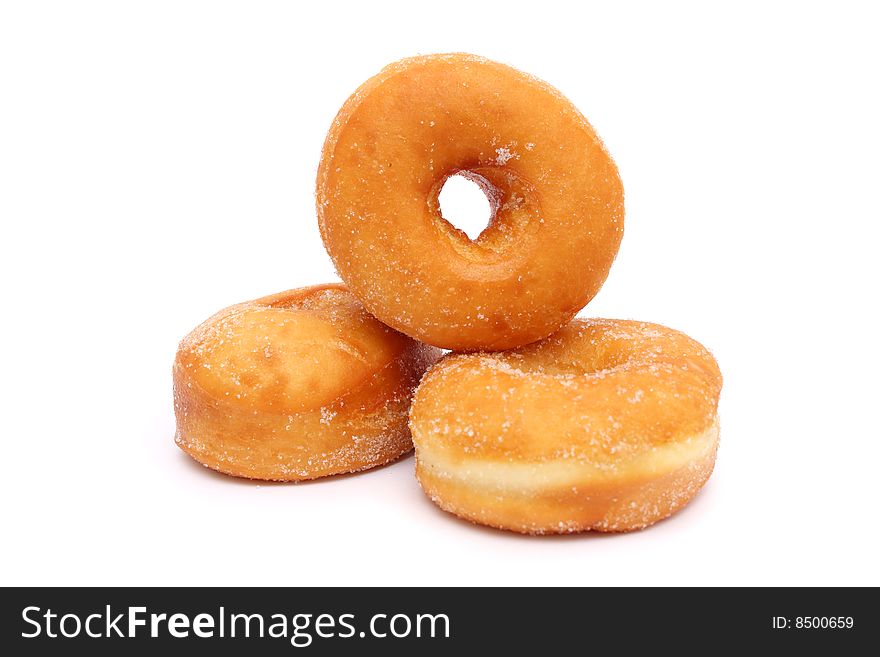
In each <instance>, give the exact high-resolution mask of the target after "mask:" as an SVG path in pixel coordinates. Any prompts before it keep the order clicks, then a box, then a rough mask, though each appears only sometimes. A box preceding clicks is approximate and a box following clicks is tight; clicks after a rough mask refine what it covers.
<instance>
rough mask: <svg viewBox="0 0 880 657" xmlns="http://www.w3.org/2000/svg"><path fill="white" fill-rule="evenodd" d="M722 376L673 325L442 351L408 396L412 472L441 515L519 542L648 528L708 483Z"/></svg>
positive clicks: (579, 329)
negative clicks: (504, 348)
mask: <svg viewBox="0 0 880 657" xmlns="http://www.w3.org/2000/svg"><path fill="white" fill-rule="evenodd" d="M720 392H721V373H720V371H719V370H718V365H717V364H716V362H715V359H714V358H713V357H712V355H711V354H710V353H709V352H708V351H707V350H706V349H705V348H704V347H703V346H701V345H700V344H699V343H697V342H695V341H694V340H692V339H691V338H689V337H687V336H686V335H684V334H682V333H679V332H678V331H673V330H672V329H668V328H665V327H663V326H658V325H656V324H646V323H643V322H632V321H622V320H606V319H591V320H580V319H576V320H574V321H572V322H571V323H570V324H568V325H567V326H565V327H564V328H563V329H561V330H560V331H559V332H558V333H556V334H554V335H552V336H551V337H549V338H547V339H545V340H543V341H541V342H538V343H535V344H532V345H529V346H527V347H523V348H521V349H517V350H514V351H509V352H504V353H480V354H470V355H451V356H447V357H446V358H444V359H442V360H441V361H440V362H439V363H437V364H436V365H435V366H434V367H432V368H431V369H430V370H429V372H428V374H426V375H425V377H424V379H423V381H422V383H421V384H420V386H419V388H418V390H417V391H416V394H415V397H414V399H413V405H412V408H411V410H410V428H411V430H412V436H413V442H414V443H415V446H416V474H417V476H418V479H419V482H420V483H421V485H422V487H423V488H424V490H425V492H426V493H427V494H428V496H429V497H430V498H431V499H432V500H433V501H434V502H436V503H437V504H438V505H439V506H440V507H441V508H443V509H445V510H446V511H449V512H451V513H454V514H456V515H458V516H461V517H462V518H466V519H468V520H471V521H473V522H477V523H480V524H484V525H490V526H493V527H499V528H502V529H509V530H513V531H516V532H523V533H529V534H546V533H571V532H580V531H585V530H597V531H605V532H621V531H630V530H633V529H641V528H643V527H647V526H648V525H651V524H653V523H655V522H657V521H658V520H661V519H663V518H666V517H667V516H669V515H671V514H672V513H674V512H675V511H677V510H678V509H680V508H681V507H683V506H684V505H685V504H687V503H688V502H689V501H690V500H691V499H692V498H693V497H694V495H696V494H697V491H699V490H700V488H701V487H702V486H703V484H704V483H706V480H707V479H708V478H709V475H710V474H711V473H712V468H713V466H714V463H715V452H716V449H717V446H718V417H717V408H718V396H719V394H720Z"/></svg>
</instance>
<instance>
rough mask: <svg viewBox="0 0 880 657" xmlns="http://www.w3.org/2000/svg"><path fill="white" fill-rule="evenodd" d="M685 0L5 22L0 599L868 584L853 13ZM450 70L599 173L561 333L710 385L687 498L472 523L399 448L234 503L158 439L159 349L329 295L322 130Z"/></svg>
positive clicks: (162, 433)
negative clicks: (716, 393)
mask: <svg viewBox="0 0 880 657" xmlns="http://www.w3.org/2000/svg"><path fill="white" fill-rule="evenodd" d="M708 4H709V3H693V4H687V5H684V4H669V3H645V4H629V3H608V2H606V3H600V4H598V5H595V6H591V5H587V4H582V3H573V2H563V3H554V2H548V1H547V0H540V1H537V0H536V1H535V2H532V3H515V2H504V3H491V2H485V3H483V2H473V1H468V2H461V3H460V2H442V3H431V4H428V3H415V2H406V3H400V4H387V3H377V2H363V3H358V4H356V5H353V6H345V5H334V4H332V3H329V2H327V3H321V2H311V3H301V2H285V3H270V2H265V3H254V2H241V3H226V2H204V3H197V2H141V3H122V2H104V3H98V2H80V3H70V2H59V3H45V2H27V3H25V2H20V3H14V2H10V3H4V4H3V5H2V9H0V231H2V233H0V234H2V238H0V239H2V246H0V249H2V262H0V268H2V271H0V280H2V304H3V305H2V324H0V331H2V349H3V352H2V363H0V367H2V375H0V395H2V400H3V405H2V409H3V410H2V425H0V438H2V452H0V455H2V475H0V487H2V489H0V505H2V528H3V529H2V533H3V539H2V542H0V551H2V555H0V581H2V583H3V584H118V585H135V584H218V585H221V584H254V585H266V584H286V585H299V584H314V585H324V584H408V585H423V584H425V585H427V584H480V585H482V584H612V585H616V584H770V585H776V584H874V585H878V584H880V571H878V562H877V554H878V552H880V541H878V528H877V520H878V517H877V516H878V513H877V508H876V507H877V504H878V501H880V496H878V485H877V479H878V461H880V435H878V426H877V420H876V417H877V393H878V379H877V377H878V371H880V368H878V365H880V363H878V339H880V336H878V331H877V324H876V319H877V283H878V280H880V277H878V266H877V255H876V253H877V248H878V239H877V238H878V228H877V227H878V221H880V200H878V184H880V165H878V153H880V130H878V116H880V102H878V86H880V85H878V77H877V76H878V72H877V71H878V69H877V64H878V62H880V47H878V38H877V25H878V21H877V18H876V16H873V15H871V13H870V7H871V4H870V3H867V2H866V3H864V4H855V3H841V2H835V3H831V2H829V3H826V4H825V5H824V6H823V5H813V4H809V3H791V4H788V3H754V4H751V3H730V5H729V8H728V9H726V10H721V9H715V8H709V6H708ZM611 5H614V6H613V7H612V6H611ZM458 50H463V51H470V52H475V53H478V54H482V55H485V56H487V57H490V58H493V59H497V60H500V61H503V62H507V63H510V64H512V65H514V66H516V67H518V68H521V69H523V70H526V71H528V72H530V73H533V74H535V75H538V76H539V77H542V78H544V79H546V80H547V81H549V82H550V83H551V84H553V85H555V86H556V87H557V88H559V89H560V90H561V91H562V92H563V93H564V94H566V95H567V96H568V97H569V98H570V99H571V100H572V101H573V102H574V103H575V104H576V105H577V106H578V107H580V108H581V109H582V111H583V112H584V113H585V114H586V115H587V117H588V118H589V119H590V120H591V122H592V123H593V125H594V127H595V128H596V130H597V131H598V132H599V134H600V135H601V136H602V137H603V139H604V140H605V142H606V144H607V146H608V148H609V150H610V151H611V153H612V154H613V155H614V157H615V158H616V160H617V163H618V165H619V167H620V171H621V174H622V177H623V180H624V185H625V187H626V193H627V197H626V199H627V200H626V206H627V207H626V211H627V215H626V234H625V237H624V240H623V246H622V248H621V250H620V255H619V257H618V259H617V262H616V263H615V265H614V267H613V269H612V272H611V276H610V278H609V279H608V282H607V284H606V285H605V287H604V288H603V290H602V291H601V293H600V294H599V295H598V296H597V297H596V299H595V300H594V301H593V302H592V303H591V304H590V305H589V306H588V307H587V308H586V309H585V310H584V312H583V314H585V315H595V316H606V317H627V318H636V319H642V320H649V321H655V322H660V323H664V324H667V325H669V326H672V327H675V328H678V329H681V330H683V331H685V332H687V333H689V334H690V335H692V336H693V337H695V338H697V339H698V340H700V341H702V342H704V343H705V344H706V345H707V346H708V347H710V348H711V349H712V350H713V351H714V353H715V355H716V356H717V358H718V360H719V362H720V364H721V367H722V370H723V372H724V375H725V387H724V391H723V393H722V400H721V416H722V444H721V450H720V453H719V458H718V465H717V469H716V471H715V474H714V476H713V477H712V479H711V481H710V483H709V484H708V486H707V487H706V488H705V490H704V492H703V493H702V494H701V495H700V496H699V497H698V498H697V499H696V501H694V503H693V504H692V505H691V506H690V507H689V508H687V509H686V510H685V511H683V512H682V513H680V514H678V515H677V516H675V517H674V518H672V519H670V520H668V521H666V522H663V523H661V524H659V525H657V526H656V527H654V528H652V529H649V530H647V531H645V532H640V533H634V534H629V535H622V536H577V537H565V538H524V537H518V536H515V535H510V534H505V533H500V532H496V531H493V530H488V529H482V528H477V527H474V526H471V525H469V524H466V523H463V522H461V521H458V520H456V519H454V518H452V517H450V516H447V515H445V514H444V513H442V512H440V511H439V510H437V509H435V508H434V507H433V505H432V504H431V503H430V502H429V501H427V499H426V498H424V497H423V495H422V494H421V492H420V490H419V487H418V485H417V483H416V481H415V479H414V477H413V475H412V470H413V461H412V458H407V459H405V460H403V461H400V462H398V463H396V464H395V465H392V466H390V467H387V468H383V469H379V470H376V471H373V472H369V473H366V474H362V475H358V476H348V477H343V478H335V479H332V480H327V481H321V482H317V483H310V484H300V485H277V484H276V485H272V484H268V485H267V484H262V485H258V484H255V483H250V482H246V481H241V480H235V479H231V478H227V477H223V476H221V475H217V474H214V473H211V472H208V471H207V470H205V469H203V468H201V467H200V466H198V465H196V464H195V463H194V462H192V461H190V460H189V459H188V458H187V457H186V456H185V455H184V454H183V453H182V452H180V451H179V450H178V449H177V448H176V447H175V446H174V444H173V442H172V435H173V432H174V417H173V414H172V404H171V373H170V367H171V361H172V358H173V356H174V351H175V348H176V345H177V341H178V340H179V339H180V338H181V337H182V336H183V335H184V334H185V333H187V332H188V331H189V330H190V329H191V328H192V327H193V326H195V325H196V324H197V323H198V322H200V321H201V320H202V319H204V318H205V317H207V316H208V315H210V314H212V313H213V312H214V311H216V310H218V309H220V308H221V307H224V306H226V305H229V304H231V303H234V302H238V301H242V300H246V299H251V298H254V297H257V296H261V295H264V294H267V293H270V292H276V291H280V290H283V289H287V288H292V287H297V286H301V285H306V284H311V283H321V282H325V281H330V280H335V279H336V276H335V274H334V271H333V268H332V266H331V263H330V260H329V258H328V257H327V255H326V254H325V252H324V249H323V247H322V244H321V241H320V238H319V235H318V229H317V225H316V220H315V212H314V208H313V189H314V176H315V170H316V167H317V164H318V157H319V153H320V148H321V144H322V140H323V138H324V134H325V132H326V130H327V128H328V126H329V124H330V122H331V120H332V119H333V117H334V115H335V112H336V111H337V109H338V108H339V106H340V105H341V104H342V102H343V101H344V100H345V99H346V97H347V96H348V95H349V94H350V93H351V92H352V91H353V90H354V89H355V88H356V87H357V86H358V84H360V83H361V82H362V81H364V80H365V79H366V78H368V77H369V76H371V75H372V74H374V73H376V72H377V71H378V70H379V69H380V68H381V67H382V66H384V65H385V64H387V63H389V62H391V61H393V60H396V59H398V58H401V57H404V56H408V55H413V54H416V53H430V52H438V51H439V52H442V51H458ZM459 200H460V199H459ZM452 201H455V199H452V200H451V201H450V203H452ZM462 202H464V201H462ZM451 207H452V205H450V208H451ZM461 212H464V211H463V210H461V209H459V210H450V218H451V219H452V220H455V219H456V218H457V217H456V216H455V215H456V214H460V213H461Z"/></svg>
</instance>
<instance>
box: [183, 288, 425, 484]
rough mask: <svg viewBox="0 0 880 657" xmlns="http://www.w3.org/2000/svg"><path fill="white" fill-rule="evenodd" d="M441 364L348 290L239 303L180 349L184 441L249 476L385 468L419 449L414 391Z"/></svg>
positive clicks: (222, 466)
mask: <svg viewBox="0 0 880 657" xmlns="http://www.w3.org/2000/svg"><path fill="white" fill-rule="evenodd" d="M438 355H439V351H438V350H437V349H434V348H433V347H429V346H427V345H424V344H420V343H418V342H416V341H415V340H412V339H410V338H408V337H406V336H405V335H402V334H400V333H398V332H397V331H394V330H392V329H390V328H388V327H387V326H385V325H383V324H381V323H380V322H379V321H377V320H376V319H375V318H374V317H372V316H371V315H369V314H368V313H367V312H366V311H365V310H364V308H363V306H361V304H360V302H358V300H357V299H355V297H354V296H353V295H352V294H351V293H350V292H348V291H347V290H346V289H345V288H344V287H343V286H341V285H336V284H332V285H317V286H314V287H308V288H302V289H298V290H290V291H288V292H282V293H280V294H273V295H271V296H267V297H263V298H261V299H257V300H256V301H250V302H247V303H240V304H237V305H235V306H231V307H229V308H226V309H224V310H221V311H220V312H219V313H217V314H215V315H214V316H213V317H211V318H210V319H208V320H206V321H205V322H203V323H202V324H201V325H199V326H198V327H197V328H196V329H195V330H193V331H192V332H191V333H190V334H189V335H187V336H186V337H185V338H184V339H183V341H182V342H181V343H180V347H179V348H178V351H177V357H176V358H175V361H174V368H173V374H174V411H175V415H176V418H177V434H176V437H175V440H176V442H177V444H178V446H179V447H180V448H181V449H183V451H185V452H186V453H187V454H189V455H190V456H192V457H193V458H194V459H195V460H196V461H198V462H200V463H202V464H203V465H205V466H207V467H209V468H213V469H215V470H219V471H221V472H224V473H226V474H231V475H236V476H239V477H249V478H252V479H268V480H278V481H298V480H302V479H314V478H316V477H323V476H326V475H332V474H339V473H343V472H355V471H357V470H365V469H367V468H371V467H374V466H377V465H382V464H383V463H387V462H389V461H392V460H394V459H396V458H398V457H399V456H401V455H402V454H405V453H406V452H408V451H409V450H410V449H412V442H411V440H410V434H409V428H408V427H407V412H408V410H409V404H410V400H411V398H412V392H413V388H414V387H415V386H416V384H417V383H418V381H419V378H420V377H421V376H422V374H423V373H424V371H425V369H427V367H428V365H429V364H430V363H432V362H433V361H434V360H436V358H437V356H438Z"/></svg>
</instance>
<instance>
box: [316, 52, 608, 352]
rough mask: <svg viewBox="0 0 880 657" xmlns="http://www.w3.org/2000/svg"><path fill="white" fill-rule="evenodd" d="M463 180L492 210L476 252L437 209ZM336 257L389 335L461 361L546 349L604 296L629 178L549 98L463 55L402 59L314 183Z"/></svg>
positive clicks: (576, 116)
mask: <svg viewBox="0 0 880 657" xmlns="http://www.w3.org/2000/svg"><path fill="white" fill-rule="evenodd" d="M456 174H462V175H465V176H466V177H468V178H469V179H471V180H473V181H475V182H477V183H478V184H479V185H480V186H481V187H482V188H483V190H484V191H485V192H486V194H487V196H488V197H489V199H490V201H491V205H492V207H493V212H492V217H491V221H490V223H489V225H488V227H487V228H486V229H485V230H484V231H483V233H482V234H481V235H480V236H479V237H478V238H477V239H475V240H470V239H469V238H468V236H467V234H465V233H464V232H463V231H461V230H459V229H457V228H455V227H454V226H453V225H452V224H450V223H449V222H448V221H446V220H445V219H444V218H443V217H442V215H441V213H440V207H439V202H438V194H439V192H440V189H441V188H442V187H443V184H444V183H445V182H446V180H447V179H448V178H449V177H450V176H452V175H456ZM316 204H317V212H318V220H319V226H320V231H321V236H322V239H323V241H324V245H325V247H326V248H327V251H328V252H329V254H330V257H331V259H332V260H333V263H334V265H335V266H336V269H337V271H338V272H339V275H340V276H341V278H342V279H343V280H344V281H345V282H346V284H347V285H348V286H349V288H350V289H351V291H352V292H353V293H354V294H355V295H356V296H357V297H358V298H359V299H360V300H361V302H362V303H363V304H364V306H365V307H366V308H367V310H369V311H370V312H371V313H372V314H373V315H375V316H376V317H378V318H379V319H380V320H382V321H383V322H385V323H386V324H388V325H389V326H392V327H394V328H395V329H397V330H398V331H401V332H402V333H405V334H406V335H409V336H411V337H413V338H416V339H418V340H421V341H423V342H426V343H428V344H432V345H435V346H438V347H443V348H446V349H453V350H457V351H474V350H501V349H508V348H512V347H518V346H521V345H523V344H527V343H529V342H534V341H536V340H539V339H541V338H544V337H546V336H548V335H550V334H551V333H552V332H553V331H555V330H557V329H558V328H559V327H561V326H562V325H563V324H565V323H566V322H568V321H569V320H570V319H571V318H572V317H573V316H574V315H575V313H577V312H578V310H580V309H581V308H583V306H584V305H585V304H586V303H587V302H588V301H590V299H592V298H593V296H595V294H596V293H597V292H598V291H599V288H600V287H601V286H602V283H603V282H604V281H605V278H606V276H607V275H608V270H609V268H610V267H611V263H612V261H613V260H614V257H615V255H616V254H617V249H618V247H619V245H620V240H621V237H622V234H623V187H622V185H621V182H620V177H619V176H618V172H617V168H616V166H615V164H614V162H613V161H612V159H611V157H610V156H609V154H608V152H607V151H606V150H605V147H604V146H603V144H602V142H601V141H600V140H599V138H598V137H597V136H596V133H595V132H594V131H593V128H592V127H591V126H590V124H589V123H587V120H586V119H585V118H584V116H583V115H582V114H581V113H580V112H579V111H578V110H577V109H576V108H575V107H574V105H572V104H571V102H569V101H568V100H567V99H566V98H564V97H563V96H562V95H561V94H560V93H559V92H558V91H556V90H555V89H554V88H552V87H551V86H549V85H548V84H546V83H544V82H542V81H540V80H538V79H536V78H534V77H532V76H529V75H526V74H525V73H522V72H520V71H517V70H516V69H513V68H510V67H509V66H505V65H503V64H499V63H496V62H493V61H490V60H487V59H483V58H480V57H476V56H473V55H467V54H446V55H428V56H422V57H414V58H411V59H405V60H402V61H400V62H397V63H395V64H391V65H390V66H388V67H386V68H385V69H383V70H382V71H381V72H380V73H379V74H378V75H376V76H375V77H373V78H371V79H370V80H368V81H367V82H365V83H364V84H363V85H362V86H361V87H360V88H359V89H358V90H357V91H356V92H355V93H354V94H353V95H352V96H351V97H350V98H349V99H348V101H347V102H346V103H345V104H344V105H343V107H342V109H341V110H340V111H339V114H338V115H337V116H336V119H335V121H334V122H333V125H332V126H331V128H330V131H329V134H328V135H327V139H326V142H325V143H324V148H323V152H322V157H321V162H320V166H319V168H318V176H317V184H316Z"/></svg>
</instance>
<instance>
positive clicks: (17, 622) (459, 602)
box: [0, 588, 880, 655]
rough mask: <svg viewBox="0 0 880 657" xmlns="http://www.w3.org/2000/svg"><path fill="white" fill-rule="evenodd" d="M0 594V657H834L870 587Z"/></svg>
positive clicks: (873, 622)
mask: <svg viewBox="0 0 880 657" xmlns="http://www.w3.org/2000/svg"><path fill="white" fill-rule="evenodd" d="M2 598H3V602H2V609H0V611H2V617H0V622H2V647H3V648H4V651H3V652H4V654H7V655H20V654H40V655H44V654H65V653H66V652H67V651H69V650H71V649H83V650H86V651H88V652H87V654H90V655H104V654H106V655H119V654H125V650H127V649H128V648H139V647H147V648H153V649H160V650H161V651H162V654H163V655H169V654H188V655H190V654H192V651H193V649H197V650H210V651H211V654H214V653H216V654H225V652H226V651H228V652H229V653H230V654H231V653H232V652H233V651H235V652H236V653H241V651H242V650H245V651H248V652H247V653H245V654H250V653H256V654H277V655H282V654H296V653H307V654H314V655H325V654H326V655H338V654H349V653H355V652H360V651H363V650H368V651H381V652H382V653H383V654H392V655H393V654H407V655H410V654H427V655H432V654H437V655H440V654H449V651H450V650H452V649H457V648H490V649H492V650H493V651H494V650H509V651H514V652H513V654H522V653H523V652H524V651H528V650H540V651H541V652H542V653H544V652H546V650H547V649H548V648H554V647H555V648H560V649H561V648H569V647H572V646H574V647H578V646H580V647H582V649H583V650H584V651H588V650H590V649H591V648H594V647H599V646H609V647H616V648H617V649H620V650H624V651H625V650H627V648H633V649H634V648H636V647H640V648H641V647H644V646H645V645H646V642H647V643H648V644H649V645H650V644H653V645H655V646H656V647H658V648H662V649H675V650H677V651H683V652H691V651H692V650H693V651H697V650H701V651H703V652H705V651H706V650H711V649H712V646H716V647H723V648H725V649H731V648H732V649H736V648H742V649H750V648H768V649H774V648H780V649H793V648H806V647H809V648H810V649H813V650H816V649H823V648H824V649H828V650H841V649H848V648H855V647H857V646H861V647H864V646H869V645H872V641H871V639H873V638H874V637H875V636H876V633H877V621H878V611H880V606H878V604H877V601H876V592H875V590H873V589H541V588H535V589H523V588H516V589H454V588H448V589H424V588H420V589H366V588H365V589H330V588H324V589H296V588H293V589H281V588H277V589H253V588H247V589H166V588H138V589H124V588H109V589H107V588H100V589H99V588H84V589H4V590H3V591H2ZM8 648H11V649H12V652H10V651H9V650H7V649H8ZM413 651H418V652H416V653H414V652H413ZM200 654H201V653H200ZM846 654H849V653H846Z"/></svg>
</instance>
